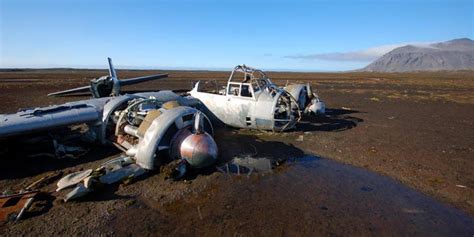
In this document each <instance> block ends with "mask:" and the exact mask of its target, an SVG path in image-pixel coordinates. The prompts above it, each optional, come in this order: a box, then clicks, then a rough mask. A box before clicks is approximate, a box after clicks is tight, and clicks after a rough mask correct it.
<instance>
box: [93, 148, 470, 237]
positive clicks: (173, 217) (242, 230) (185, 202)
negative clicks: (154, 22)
mask: <svg viewBox="0 0 474 237" xmlns="http://www.w3.org/2000/svg"><path fill="white" fill-rule="evenodd" d="M125 227H126V228H125ZM100 230H101V231H100V232H102V231H104V232H105V233H113V234H117V235H120V236H121V235H137V236H142V235H146V234H149V233H153V235H211V236H215V235H241V234H242V235H266V236H269V235H298V236H301V235H314V233H319V234H323V235H334V234H335V235H353V234H356V235H367V234H389V235H392V234H394V235H432V234H435V235H440V236H471V235H472V233H474V219H473V218H472V217H471V216H469V215H468V214H465V213H463V212H461V211H459V210H457V209H454V208H452V207H450V206H447V205H446V204H443V203H440V202H438V201H436V200H434V199H432V198H430V197H428V196H426V195H424V194H422V193H420V192H417V191H415V190H413V189H411V188H408V187H406V186H404V185H402V184H400V183H399V182H397V181H394V180H393V179H391V178H388V177H385V176H381V175H378V174H375V173H372V172H369V171H367V170H364V169H361V168H355V167H352V166H349V165H344V164H340V163H338V162H335V161H332V160H326V159H320V158H316V157H310V156H308V157H304V158H299V159H294V160H293V161H288V162H287V163H286V164H285V165H283V166H280V167H278V168H277V169H275V170H274V172H272V173H270V174H268V173H266V174H258V175H252V176H250V177H247V176H246V175H240V176H238V175H227V174H222V175H220V176H219V177H218V178H217V179H215V180H213V182H212V183H210V184H209V185H208V187H207V188H206V189H204V190H203V191H200V192H191V193H190V194H189V195H188V196H186V197H185V198H181V199H178V200H175V201H173V202H170V203H167V204H165V205H163V204H161V203H160V202H159V201H152V200H141V201H140V202H138V203H135V204H134V205H132V206H130V207H129V208H127V209H123V210H122V211H121V212H119V213H117V214H116V215H115V216H114V217H113V218H111V220H110V221H109V222H107V223H105V225H104V226H101V227H100Z"/></svg>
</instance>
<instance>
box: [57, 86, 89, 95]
mask: <svg viewBox="0 0 474 237" xmlns="http://www.w3.org/2000/svg"><path fill="white" fill-rule="evenodd" d="M90 89H91V86H82V87H77V88H73V89H69V90H64V91H57V92H53V93H49V94H48V96H61V95H65V94H71V93H75V92H85V91H90Z"/></svg>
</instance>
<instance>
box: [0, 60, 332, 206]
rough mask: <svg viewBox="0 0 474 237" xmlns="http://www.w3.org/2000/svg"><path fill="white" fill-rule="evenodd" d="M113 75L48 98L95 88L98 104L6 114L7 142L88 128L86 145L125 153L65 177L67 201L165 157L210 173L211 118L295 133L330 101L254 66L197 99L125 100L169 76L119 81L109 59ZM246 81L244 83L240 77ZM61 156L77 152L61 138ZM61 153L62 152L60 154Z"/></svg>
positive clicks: (0, 132) (3, 133) (3, 134)
mask: <svg viewBox="0 0 474 237" xmlns="http://www.w3.org/2000/svg"><path fill="white" fill-rule="evenodd" d="M108 60H109V73H110V76H104V77H100V78H97V79H94V80H92V81H91V85H90V86H85V87H80V88H75V89H70V90H66V91H61V92H57V93H51V94H49V95H53V96H54V95H64V94H69V93H74V92H80V91H87V90H90V91H91V94H92V95H93V97H94V98H93V99H88V100H81V101H75V102H69V103H65V104H62V105H53V106H49V107H44V108H34V109H24V110H20V111H19V112H17V113H15V114H0V139H10V138H12V137H16V136H23V137H24V136H29V137H31V136H33V135H35V134H39V133H42V132H43V133H44V132H47V133H49V134H54V132H55V131H57V130H59V129H64V128H67V127H69V126H72V125H78V124H85V125H87V129H86V130H85V131H83V132H82V133H81V134H80V137H81V138H84V139H83V140H87V141H88V142H94V143H98V144H102V145H113V146H116V147H117V148H119V149H120V150H122V151H123V152H124V155H123V156H121V157H119V158H116V159H113V160H111V161H108V162H106V163H104V164H102V165H101V166H99V167H98V168H97V169H94V170H92V169H91V170H86V171H80V172H77V173H73V174H69V175H67V176H65V177H63V178H62V179H61V180H60V181H59V182H58V183H57V185H58V189H57V191H60V190H62V189H65V188H71V187H72V188H73V189H72V191H70V192H69V193H68V194H67V195H66V197H65V199H64V200H65V201H68V200H72V199H75V198H78V197H81V196H84V195H86V194H87V193H89V192H91V191H92V190H94V188H95V187H96V186H97V184H111V183H115V182H118V181H121V180H124V179H127V178H132V177H136V176H139V175H142V174H143V173H145V171H146V170H153V169H156V168H157V167H158V166H159V165H160V164H161V160H162V159H164V157H167V158H171V159H174V160H179V165H178V166H177V167H176V170H177V176H178V177H180V176H183V175H184V174H185V172H186V170H187V168H188V167H191V168H204V167H206V166H210V165H212V164H213V163H214V162H215V161H216V159H217V152H218V151H217V145H216V143H215V141H214V139H213V137H212V135H213V132H214V131H213V125H212V123H211V120H210V119H209V118H211V119H213V120H217V121H221V122H223V123H224V124H226V125H229V126H232V127H237V128H251V129H261V130H272V131H286V130H289V129H292V128H293V127H294V126H295V125H296V123H297V122H298V121H299V120H300V118H301V115H302V114H303V113H304V114H321V113H324V110H325V106H324V103H323V102H322V101H321V100H320V99H319V97H318V95H317V94H316V93H314V92H313V90H312V89H311V87H310V85H309V84H294V85H287V86H286V87H284V88H280V87H277V86H276V85H275V84H273V83H272V82H271V81H270V79H269V78H268V77H267V75H266V74H265V73H264V72H263V71H261V70H257V69H254V68H251V67H247V66H245V65H243V66H237V67H235V68H234V70H233V71H232V72H231V75H230V77H229V80H228V83H227V86H226V87H225V88H222V89H221V90H217V91H215V92H214V93H210V92H204V91H201V89H200V82H198V83H196V84H195V86H194V88H193V89H192V91H190V92H189V94H190V96H180V95H178V94H176V93H174V92H172V91H166V90H165V91H158V92H145V93H136V94H125V95H120V94H119V93H120V86H121V85H129V84H134V83H139V82H142V81H147V80H154V79H159V78H164V77H166V76H167V75H166V74H160V75H153V76H145V77H139V78H131V79H124V80H118V77H117V73H116V72H115V69H114V68H113V65H112V60H111V59H110V58H109V59H108ZM239 76H240V77H241V78H240V79H239ZM54 145H55V148H57V147H60V148H62V150H61V152H59V153H61V155H62V156H64V157H67V155H66V154H63V153H65V152H67V151H70V150H77V148H76V147H69V148H68V147H66V146H62V145H61V144H60V143H58V142H57V141H56V140H54ZM56 153H58V152H56Z"/></svg>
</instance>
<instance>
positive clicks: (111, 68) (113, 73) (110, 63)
mask: <svg viewBox="0 0 474 237" xmlns="http://www.w3.org/2000/svg"><path fill="white" fill-rule="evenodd" d="M107 60H108V61H109V75H110V76H111V77H112V78H117V79H118V77H117V72H116V71H115V68H114V65H113V64H112V59H111V58H107Z"/></svg>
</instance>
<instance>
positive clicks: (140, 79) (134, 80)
mask: <svg viewBox="0 0 474 237" xmlns="http://www.w3.org/2000/svg"><path fill="white" fill-rule="evenodd" d="M166 77H168V74H157V75H151V76H143V77H134V78H128V79H122V80H119V83H120V85H121V86H126V85H133V84H137V83H140V82H145V81H151V80H156V79H162V78H166Z"/></svg>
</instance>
